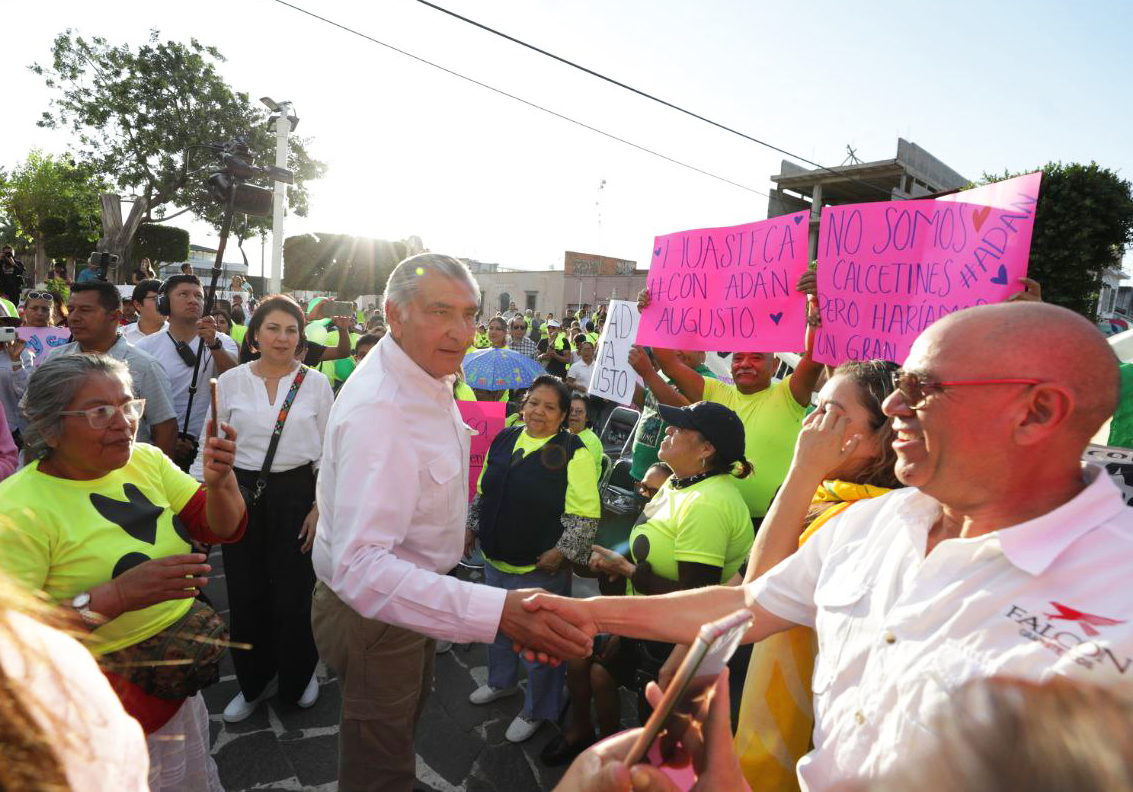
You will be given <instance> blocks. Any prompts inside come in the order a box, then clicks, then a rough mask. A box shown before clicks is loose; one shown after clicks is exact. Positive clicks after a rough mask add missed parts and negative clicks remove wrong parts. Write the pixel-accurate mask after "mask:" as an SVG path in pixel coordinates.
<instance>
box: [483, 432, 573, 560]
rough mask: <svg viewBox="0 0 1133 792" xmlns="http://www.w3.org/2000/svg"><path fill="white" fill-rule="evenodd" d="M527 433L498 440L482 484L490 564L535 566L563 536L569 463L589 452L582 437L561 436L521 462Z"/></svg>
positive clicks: (486, 551)
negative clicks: (584, 450) (579, 452)
mask: <svg viewBox="0 0 1133 792" xmlns="http://www.w3.org/2000/svg"><path fill="white" fill-rule="evenodd" d="M521 432H523V427H522V426H513V427H511V428H509V429H505V430H504V431H502V432H500V433H499V434H498V435H496V439H495V440H493V441H492V445H491V448H489V449H488V463H487V465H485V467H484V477H483V479H481V481H480V489H481V490H482V492H483V494H482V495H481V496H480V547H481V548H482V549H483V551H484V555H486V556H487V557H488V558H491V559H493V560H495V561H503V562H505V563H508V564H513V565H515V566H526V565H529V564H534V563H535V561H536V560H538V558H539V556H540V555H541V554H542V553H543V552H545V551H547V550H550V549H551V548H552V547H554V546H555V544H556V543H557V542H558V541H559V537H560V536H562V533H563V526H562V522H561V521H560V518H561V517H562V514H563V510H564V509H565V508H566V490H567V463H568V462H570V460H571V459H573V458H574V454H575V452H576V451H577V450H578V449H580V448H583V443H582V441H581V440H579V439H578V436H577V435H573V434H571V433H570V432H559V433H558V434H556V435H555V436H554V437H552V438H551V439H550V440H548V441H547V443H546V444H545V445H544V446H543V447H542V448H540V449H538V450H537V451H533V452H531V453H529V454H527V455H526V456H524V457H523V458H522V459H515V458H513V457H517V456H518V454H519V452H517V451H516V450H515V443H516V441H517V440H518V439H519V435H520V433H521Z"/></svg>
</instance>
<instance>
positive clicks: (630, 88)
mask: <svg viewBox="0 0 1133 792" xmlns="http://www.w3.org/2000/svg"><path fill="white" fill-rule="evenodd" d="M417 2H418V3H420V4H421V5H423V6H428V7H429V8H432V9H433V10H435V11H440V12H441V13H442V14H447V15H448V16H450V17H452V18H453V19H459V20H460V21H461V22H466V23H468V24H469V25H473V26H474V27H478V28H480V29H481V30H483V31H486V32H488V33H491V34H493V35H496V36H499V37H500V38H503V39H507V40H508V41H510V42H512V43H513V44H518V45H519V46H521V47H526V48H527V49H529V50H531V51H532V52H538V53H539V54H540V55H545V56H546V57H548V58H551V59H552V60H556V61H558V62H559V63H562V64H564V65H566V66H570V67H571V68H573V69H578V70H579V71H581V72H585V73H586V74H589V75H590V76H591V77H597V78H598V79H599V80H603V81H605V82H608V83H610V84H611V85H616V86H618V87H619V88H624V89H625V90H627V91H630V92H631V93H635V94H637V95H638V96H641V97H643V98H645V99H649V100H650V101H653V102H657V103H658V104H661V105H664V106H665V107H668V108H670V109H671V110H676V111H677V112H678V113H684V114H685V115H687V116H690V117H692V118H695V119H697V120H698V121H703V122H704V123H706V124H710V125H712V126H714V127H716V128H717V129H722V130H724V131H725V132H731V133H732V134H733V135H738V136H740V137H742V138H743V139H744V140H750V141H751V142H752V143H758V144H759V145H760V146H764V147H766V148H769V149H771V150H772V151H777V152H779V153H780V154H782V155H784V156H787V157H790V158H791V159H797V160H799V161H800V162H805V163H806V164H807V165H813V166H814V167H816V168H818V169H819V170H824V171H827V172H828V173H832V174H834V175H835V176H840V177H842V178H844V179H848V180H850V181H852V182H856V183H857V184H860V185H862V186H863V187H869V188H870V189H871V190H877V191H878V192H880V193H883V194H885V195H887V196H890V197H893V196H892V194H891V193H890V191H889V190H886V189H885V188H883V187H878V186H877V185H876V184H870V183H869V182H867V181H863V180H862V179H858V178H856V177H854V176H850V175H849V174H846V173H839V172H838V171H836V170H834V169H833V168H828V167H826V166H825V165H819V164H818V163H817V162H812V161H811V160H808V159H807V158H806V157H800V156H799V155H798V154H792V153H791V152H789V151H787V150H786V149H783V148H779V147H778V146H776V145H773V144H771V143H768V142H767V141H765V140H760V139H759V138H757V137H753V136H752V135H749V134H747V133H745V132H741V131H739V130H738V129H733V128H732V127H730V126H726V125H725V124H721V123H720V122H719V121H713V120H712V119H711V118H705V117H704V116H702V115H700V114H699V113H694V112H693V111H692V110H688V109H687V108H684V107H681V106H680V105H677V104H673V103H672V102H669V101H666V100H665V99H661V98H660V97H658V96H654V95H653V94H651V93H646V92H645V91H643V90H641V89H640V88H634V87H633V86H632V85H627V84H626V83H623V82H620V81H618V80H615V79H614V78H613V77H608V76H606V75H605V74H602V73H601V72H597V71H595V70H594V69H590V68H587V67H586V66H583V65H581V64H579V63H575V62H574V61H572V60H568V59H566V58H564V57H562V56H561V55H556V54H555V53H553V52H548V51H547V50H545V49H542V48H541V47H537V46H535V45H534V44H530V43H528V42H526V41H524V40H522V39H518V38H516V37H515V36H509V35H508V34H507V33H504V32H503V31H500V30H496V29H495V28H493V27H489V26H488V25H485V24H484V23H482V22H477V21H476V20H475V19H469V18H468V17H466V16H462V15H460V14H458V13H456V12H455V11H450V10H449V9H447V8H444V7H443V6H439V5H437V4H436V3H431V2H429V0H417ZM902 197H903V196H902Z"/></svg>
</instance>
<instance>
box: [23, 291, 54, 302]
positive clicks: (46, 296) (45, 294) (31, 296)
mask: <svg viewBox="0 0 1133 792" xmlns="http://www.w3.org/2000/svg"><path fill="white" fill-rule="evenodd" d="M28 300H47V301H48V302H54V300H55V295H54V294H52V293H51V292H49V291H42V292H41V291H30V292H28V293H27V296H26V297H24V301H25V302H26V301H28Z"/></svg>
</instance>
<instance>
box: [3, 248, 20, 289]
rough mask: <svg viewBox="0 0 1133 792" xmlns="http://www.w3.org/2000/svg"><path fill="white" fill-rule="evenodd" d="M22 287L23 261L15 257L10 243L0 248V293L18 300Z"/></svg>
mask: <svg viewBox="0 0 1133 792" xmlns="http://www.w3.org/2000/svg"><path fill="white" fill-rule="evenodd" d="M23 289H24V263H23V262H22V261H20V260H19V259H17V258H16V256H15V254H14V253H13V252H12V246H11V245H4V247H2V248H0V295H3V296H4V297H6V298H8V299H9V300H11V301H12V302H19V300H20V292H22V291H23Z"/></svg>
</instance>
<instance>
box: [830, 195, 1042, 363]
mask: <svg viewBox="0 0 1133 792" xmlns="http://www.w3.org/2000/svg"><path fill="white" fill-rule="evenodd" d="M1041 179H1042V173H1041V172H1040V173H1031V174H1028V175H1026V176H1019V177H1017V178H1014V179H1007V180H1005V181H1001V182H998V183H996V184H989V185H987V186H984V187H978V188H975V189H972V190H965V191H963V192H959V193H953V194H952V195H947V196H944V197H942V198H938V199H936V200H914V201H886V202H880V203H868V204H849V205H845V206H828V207H825V208H824V209H823V210H822V224H821V226H820V229H819V237H818V295H819V296H818V301H819V309H820V311H821V315H822V328H821V329H820V330H819V331H818V333H817V336H816V338H815V346H814V358H815V360H817V361H819V362H821V363H828V364H830V365H832V366H834V365H838V364H839V363H842V362H843V361H846V360H870V359H875V358H879V359H882V360H890V361H893V362H895V363H903V362H904V361H905V358H906V357H907V356H908V354H909V348H910V347H911V346H912V345H913V341H914V340H915V339H916V337H917V336H918V335H920V333H921V332H922V331H923V330H924V329H925V328H926V327H928V326H929V325H930V324H932V323H933V322H935V321H936V320H937V319H939V318H940V317H942V316H947V315H948V314H950V313H953V312H955V311H959V310H961V309H962V308H970V307H972V306H974V305H985V304H988V303H998V302H1003V301H1004V300H1006V299H1007V298H1008V297H1009V296H1010V295H1012V294H1014V293H1015V292H1019V291H1023V285H1022V284H1021V283H1020V282H1019V279H1020V278H1024V277H1026V275H1027V258H1028V256H1029V255H1030V251H1031V232H1032V231H1033V229H1034V219H1035V208H1036V206H1037V204H1038V198H1039V184H1040V180H1041Z"/></svg>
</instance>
